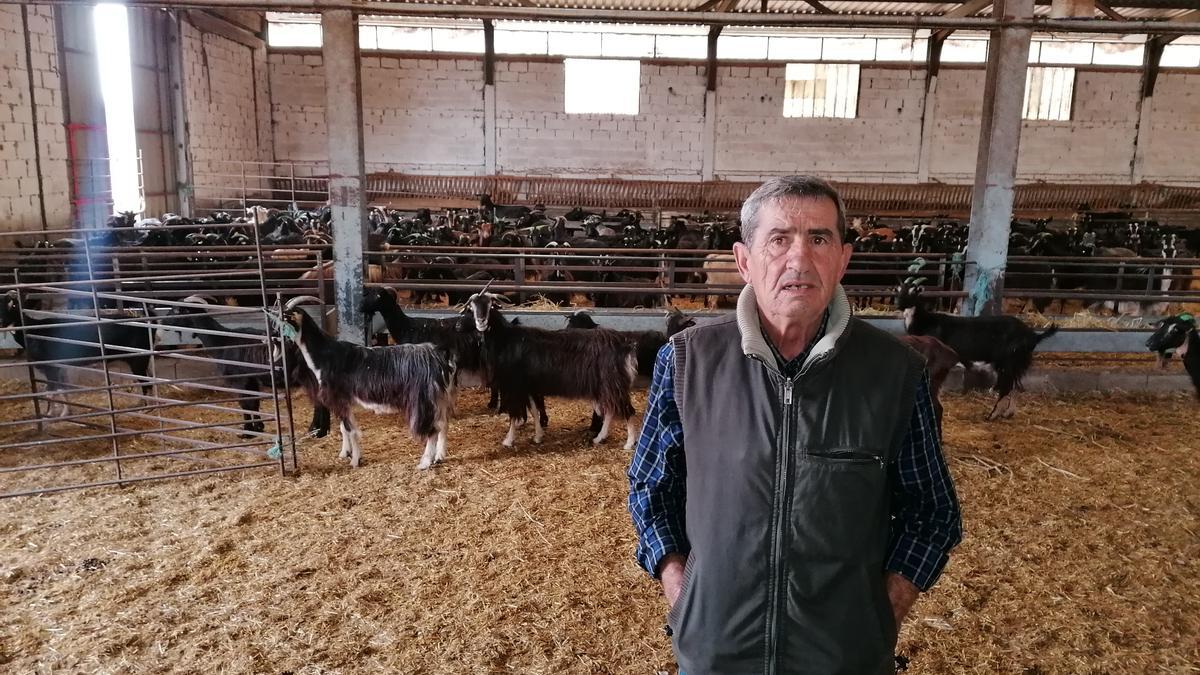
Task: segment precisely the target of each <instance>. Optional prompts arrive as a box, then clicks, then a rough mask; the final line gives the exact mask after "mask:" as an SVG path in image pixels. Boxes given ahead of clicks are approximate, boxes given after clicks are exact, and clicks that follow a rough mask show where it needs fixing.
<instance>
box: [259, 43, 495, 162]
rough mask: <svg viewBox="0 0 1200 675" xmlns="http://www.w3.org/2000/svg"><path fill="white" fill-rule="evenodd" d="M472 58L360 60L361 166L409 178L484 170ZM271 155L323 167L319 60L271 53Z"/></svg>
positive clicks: (477, 71)
mask: <svg viewBox="0 0 1200 675" xmlns="http://www.w3.org/2000/svg"><path fill="white" fill-rule="evenodd" d="M481 68H482V65H481V63H480V61H479V60H478V59H416V58H401V57H392V56H364V57H363V59H362V77H363V82H362V88H363V129H364V133H365V134H366V140H367V142H366V160H367V162H368V163H372V164H386V165H388V166H389V167H391V168H394V169H396V170H398V171H409V172H414V173H443V174H476V173H481V172H482V171H483V161H484V160H483V76H482V74H481V73H482V71H481ZM270 72H271V87H272V90H273V91H277V92H281V93H280V95H277V96H275V97H274V98H273V100H272V105H271V115H272V121H273V125H274V129H275V154H276V156H277V157H278V158H279V161H309V160H325V159H326V157H327V156H328V154H329V148H328V142H329V141H328V138H327V136H326V133H325V71H324V68H323V66H322V62H321V56H320V55H318V54H307V55H298V54H272V55H271V57H270Z"/></svg>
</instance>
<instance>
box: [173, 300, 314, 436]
mask: <svg viewBox="0 0 1200 675" xmlns="http://www.w3.org/2000/svg"><path fill="white" fill-rule="evenodd" d="M308 299H310V298H307V297H304V296H301V297H297V298H293V299H292V300H289V301H288V303H287V304H286V305H285V306H284V310H285V311H288V310H291V309H293V308H294V307H295V306H296V305H298V304H300V302H303V301H305V300H308ZM183 302H204V303H207V302H208V300H207V299H206V298H203V297H201V296H196V295H193V296H190V297H187V298H184V299H183ZM162 325H163V326H184V327H187V328H191V329H193V330H195V331H197V332H196V333H194V335H195V336H196V339H197V340H199V342H200V344H201V345H203V346H204V348H205V356H206V357H208V358H211V359H214V360H216V361H217V363H216V367H217V372H218V373H220V374H221V377H223V378H224V379H225V381H226V382H227V383H228V384H229V385H230V386H231V387H234V388H237V389H242V390H244V391H246V392H252V393H253V394H257V393H258V392H260V391H262V390H263V389H265V388H269V387H270V386H271V377H272V373H271V371H269V370H265V369H264V366H266V365H267V363H268V362H269V356H270V350H269V349H268V346H267V344H266V341H265V340H264V336H265V335H266V332H265V331H263V330H260V329H256V328H239V329H236V330H235V329H232V328H228V327H226V326H224V325H222V324H221V322H219V321H217V320H216V319H214V318H213V317H212V316H210V315H209V314H208V313H206V312H205V311H204V310H202V309H200V308H198V307H195V308H193V307H177V308H175V309H174V310H172V316H171V317H168V318H165V319H163V321H162ZM203 331H211V332H203ZM214 333H240V334H242V335H244V336H245V337H235V336H232V335H216V334H214ZM285 348H286V349H287V350H288V351H287V354H286V356H285V357H284V358H285V359H286V361H287V364H288V382H289V383H291V384H294V385H299V386H300V387H302V388H303V389H304V391H305V392H306V393H307V394H308V397H309V399H310V400H312V401H316V397H315V392H316V384H317V382H316V378H314V377H313V374H312V371H310V370H309V369H308V366H307V364H305V363H304V360H303V359H302V358H300V352H299V351H298V350H297V349H296V347H295V346H294V345H290V344H289V345H287V347H285ZM270 361H271V362H272V363H273V362H274V361H275V359H270ZM274 370H275V372H274V377H275V383H276V385H277V386H279V387H282V386H283V381H284V378H283V371H282V369H280V368H279V367H277V366H276V367H275V368H274ZM253 394H251V395H248V396H245V397H243V398H242V399H241V400H240V401H238V403H239V405H241V407H242V410H243V411H245V412H243V413H242V417H243V419H244V420H245V421H244V423H243V428H244V429H245V431H246V433H245V434H243V436H252V435H253V434H254V433H255V432H262V431H263V429H264V427H263V423H262V420H261V419H260V418H259V415H258V410H259V399H258V397H257V396H256V395H253ZM308 433H310V434H312V435H313V436H314V437H316V438H324V437H325V436H326V435H327V434H328V433H329V409H328V408H325V407H324V406H322V405H319V404H317V403H314V404H313V416H312V422H310V423H309V425H308Z"/></svg>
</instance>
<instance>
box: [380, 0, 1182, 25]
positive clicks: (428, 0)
mask: <svg viewBox="0 0 1200 675" xmlns="http://www.w3.org/2000/svg"><path fill="white" fill-rule="evenodd" d="M372 1H373V2H379V3H380V4H395V5H403V4H405V2H420V3H425V4H444V5H468V6H470V5H477V3H476V2H474V1H473V0H461V1H458V0H372ZM819 1H820V4H822V5H824V6H825V7H828V8H829V9H831V10H833V12H835V13H837V14H859V15H901V16H905V15H907V16H913V15H919V16H940V15H942V14H945V13H946V12H948V11H950V10H952V9H954V8H955V7H958V6H959V5H960V4H962V3H959V2H936V1H925V2H873V1H870V0H866V1H860V0H819ZM703 2H704V0H491V1H490V2H488V3H487V4H486V5H477V6H480V7H486V6H488V5H490V6H502V7H524V8H527V9H536V8H538V7H546V8H562V9H627V10H660V11H664V12H680V13H686V12H688V11H690V10H693V9H695V8H697V7H699V6H701V5H702V4H703ZM1139 4H1143V3H1139ZM1147 4H1160V3H1147ZM1161 4H1168V3H1167V2H1166V1H1165V0H1164V1H1163V2H1162V3H1161ZM1108 5H1109V6H1110V7H1112V8H1113V9H1115V10H1116V11H1117V12H1118V13H1119V14H1120V15H1121V16H1123V17H1125V18H1127V19H1143V20H1155V19H1168V18H1171V17H1175V16H1179V15H1182V14H1186V13H1187V12H1189V11H1191V10H1190V9H1188V7H1189V4H1188V3H1185V2H1180V3H1179V7H1178V8H1173V9H1164V8H1150V7H1127V6H1123V5H1122V4H1121V2H1120V0H1112V1H1110V2H1109V3H1108ZM761 8H762V4H761V0H738V4H737V5H736V7H735V8H734V10H733V11H736V12H745V13H758V12H760V11H761ZM767 11H768V12H769V13H772V14H776V13H778V14H817V13H819V11H818V10H817V9H816V8H815V7H813V6H812V5H810V4H809V3H807V2H805V1H804V0H768V2H767ZM1034 14H1035V16H1040V17H1041V16H1049V15H1050V6H1049V5H1048V4H1047V5H1035V6H1034ZM975 16H979V17H988V16H991V8H990V7H989V8H987V9H984V10H983V11H981V12H979V13H978V14H976V15H975ZM1095 16H1096V18H1097V19H1102V20H1104V21H1112V19H1109V18H1108V17H1106V16H1105V15H1104V14H1102V13H1101V12H1100V11H1099V10H1097V11H1096V12H1095Z"/></svg>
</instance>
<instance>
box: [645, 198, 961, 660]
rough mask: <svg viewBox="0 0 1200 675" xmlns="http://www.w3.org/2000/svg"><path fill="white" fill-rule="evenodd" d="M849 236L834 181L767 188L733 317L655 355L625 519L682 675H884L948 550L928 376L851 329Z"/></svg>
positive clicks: (950, 524)
mask: <svg viewBox="0 0 1200 675" xmlns="http://www.w3.org/2000/svg"><path fill="white" fill-rule="evenodd" d="M845 233H846V216H845V212H844V207H843V206H842V201H841V198H840V197H839V196H838V194H837V192H836V191H835V190H834V189H833V187H832V186H830V185H829V184H828V183H826V182H824V181H822V180H819V179H816V178H812V177H808V176H789V177H785V178H776V179H773V180H770V181H767V182H766V183H764V184H763V185H762V186H761V187H759V188H758V189H757V190H755V191H754V193H753V194H752V195H750V197H749V198H748V199H747V200H746V202H745V204H744V205H743V206H742V243H739V244H736V245H735V246H734V257H735V258H736V260H737V266H738V271H739V272H740V273H741V275H742V278H743V279H744V280H745V281H746V287H745V289H744V290H743V291H742V294H741V297H740V298H739V299H738V305H737V311H736V312H734V314H733V315H731V316H729V317H728V318H725V319H722V320H720V321H717V322H715V323H711V324H708V325H704V326H699V327H696V328H692V329H689V330H687V331H685V332H683V333H680V334H679V335H677V336H675V337H674V338H673V339H672V341H671V342H669V343H668V344H667V345H666V346H664V347H663V348H662V350H661V351H660V352H659V354H658V362H657V364H656V367H655V372H654V380H653V384H652V386H651V389H650V403H649V407H648V410H647V411H646V421H645V426H644V427H643V429H642V436H641V439H640V441H639V443H638V447H637V450H636V452H635V454H634V457H633V462H632V464H631V466H630V469H629V484H630V493H629V509H630V512H631V514H632V516H633V521H634V525H635V526H636V528H637V532H638V539H639V545H638V552H637V553H638V561H639V562H640V563H641V565H642V566H643V567H644V568H645V569H646V570H647V571H648V572H649V573H650V574H651V575H653V576H654V577H656V578H658V579H660V580H661V582H662V588H663V593H664V594H665V595H666V599H667V602H668V604H669V605H670V610H669V612H668V615H667V624H668V632H669V633H671V634H672V635H673V641H674V648H675V655H676V658H677V660H678V663H679V666H680V670H681V671H684V672H686V673H688V675H701V674H707V673H822V674H825V673H856V674H857V673H890V672H892V671H893V668H894V664H893V651H894V649H895V644H896V633H897V630H898V626H899V625H900V622H901V621H902V620H903V619H904V616H905V614H907V613H908V610H909V609H910V608H911V607H912V604H913V602H914V601H915V600H916V598H917V595H918V594H919V592H920V591H923V590H927V589H929V587H930V586H932V585H933V583H934V581H936V580H937V578H938V576H939V575H940V574H941V571H942V568H943V567H945V565H946V562H947V560H948V556H949V553H950V550H951V549H952V548H954V546H955V545H957V544H958V542H959V540H960V539H961V524H960V519H959V511H958V501H957V498H956V496H955V493H954V486H953V484H952V482H951V479H950V474H949V472H948V471H947V469H946V463H945V460H944V458H943V457H942V452H941V446H940V444H939V441H938V436H939V435H938V429H937V422H936V420H935V416H934V411H933V404H932V400H931V397H930V393H929V381H928V376H927V374H926V373H925V371H924V366H923V363H922V361H921V359H920V357H919V356H918V355H917V354H916V353H915V352H913V351H912V350H910V349H909V348H908V347H906V346H904V345H903V344H901V343H900V342H899V341H898V340H896V339H894V338H892V337H891V336H889V335H887V334H886V333H884V332H882V331H880V330H877V329H875V328H872V327H871V326H870V325H868V324H866V323H865V322H862V321H859V320H857V319H855V318H853V317H851V316H850V305H849V303H848V302H847V300H846V294H845V291H843V290H842V287H841V284H840V282H841V279H842V275H843V274H844V273H845V272H846V266H847V265H848V263H849V261H850V253H851V247H850V246H849V245H848V244H846V243H845Z"/></svg>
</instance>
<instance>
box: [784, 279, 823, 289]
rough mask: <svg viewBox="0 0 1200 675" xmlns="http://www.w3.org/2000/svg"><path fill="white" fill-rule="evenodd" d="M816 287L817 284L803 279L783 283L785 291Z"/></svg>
mask: <svg viewBox="0 0 1200 675" xmlns="http://www.w3.org/2000/svg"><path fill="white" fill-rule="evenodd" d="M814 288H816V285H814V284H810V283H806V282H803V281H790V282H788V283H786V284H784V285H783V290H785V291H807V290H812V289H814Z"/></svg>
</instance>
